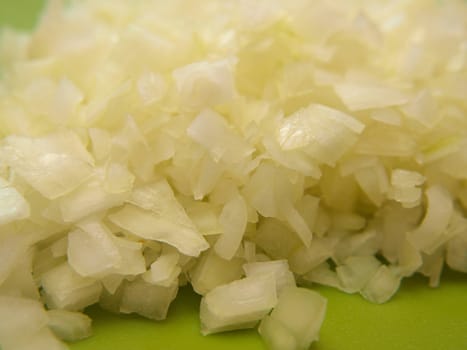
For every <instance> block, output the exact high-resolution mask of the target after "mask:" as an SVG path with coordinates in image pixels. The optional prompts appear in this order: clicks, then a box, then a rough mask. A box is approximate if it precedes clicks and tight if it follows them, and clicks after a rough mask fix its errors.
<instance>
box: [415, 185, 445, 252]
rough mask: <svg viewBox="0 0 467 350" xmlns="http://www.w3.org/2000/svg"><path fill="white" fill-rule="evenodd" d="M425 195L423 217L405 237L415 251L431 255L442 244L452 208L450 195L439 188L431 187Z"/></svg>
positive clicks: (436, 186)
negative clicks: (425, 202)
mask: <svg viewBox="0 0 467 350" xmlns="http://www.w3.org/2000/svg"><path fill="white" fill-rule="evenodd" d="M425 194H426V198H427V209H426V213H425V217H424V218H423V221H422V222H421V223H420V225H419V226H418V227H417V228H416V229H415V230H413V231H412V232H410V233H409V235H408V236H407V237H408V239H409V241H410V242H411V243H412V244H413V245H414V246H415V247H416V248H417V249H419V250H421V251H423V252H425V253H428V254H431V253H433V252H434V251H435V250H436V249H437V248H438V247H439V246H440V245H441V244H442V243H443V242H444V239H443V233H444V230H445V229H446V228H447V227H448V224H449V221H450V220H451V216H452V214H453V212H454V208H453V202H452V198H451V196H450V194H449V193H448V192H447V191H446V190H445V189H444V188H443V187H441V186H438V185H434V186H431V187H429V188H428V189H427V190H426V191H425Z"/></svg>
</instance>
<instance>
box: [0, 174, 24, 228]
mask: <svg viewBox="0 0 467 350" xmlns="http://www.w3.org/2000/svg"><path fill="white" fill-rule="evenodd" d="M29 215H30V207H29V203H28V202H27V201H26V199H25V198H24V197H23V196H22V195H21V193H19V192H18V191H17V190H16V189H15V188H14V187H11V186H9V184H8V182H7V181H6V180H4V179H2V178H0V225H5V224H8V223H9V222H12V221H16V220H21V219H26V218H28V217H29Z"/></svg>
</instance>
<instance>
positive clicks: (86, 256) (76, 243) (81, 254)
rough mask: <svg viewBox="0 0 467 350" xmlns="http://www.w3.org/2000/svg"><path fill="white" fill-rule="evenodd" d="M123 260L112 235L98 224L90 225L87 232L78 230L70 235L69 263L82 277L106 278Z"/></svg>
mask: <svg viewBox="0 0 467 350" xmlns="http://www.w3.org/2000/svg"><path fill="white" fill-rule="evenodd" d="M90 225H92V226H91V227H90ZM121 260H122V257H121V256H120V252H119V250H118V247H117V246H116V244H115V243H114V241H113V240H112V234H111V233H110V232H109V231H108V230H107V229H106V228H105V227H104V226H102V225H101V224H100V223H98V222H96V223H88V224H87V227H86V230H81V229H76V230H74V231H72V232H70V233H69V234H68V263H69V264H70V266H71V267H72V268H73V269H74V270H75V271H76V272H78V273H79V274H80V275H82V276H94V277H102V276H105V275H106V274H108V273H109V272H110V271H112V270H113V269H114V268H116V267H117V266H119V265H120V264H121Z"/></svg>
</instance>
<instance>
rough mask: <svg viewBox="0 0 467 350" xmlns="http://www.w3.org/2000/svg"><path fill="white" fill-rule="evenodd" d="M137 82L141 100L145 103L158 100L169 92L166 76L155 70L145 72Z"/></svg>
mask: <svg viewBox="0 0 467 350" xmlns="http://www.w3.org/2000/svg"><path fill="white" fill-rule="evenodd" d="M136 84H137V87H138V93H139V96H140V98H141V101H142V102H143V104H145V105H148V104H151V103H154V102H158V101H159V100H161V99H162V98H163V97H164V95H165V94H166V93H167V84H166V82H165V80H164V78H163V77H162V76H161V75H159V74H156V73H153V72H147V73H143V74H142V75H141V76H140V77H139V79H138V81H137V83H136Z"/></svg>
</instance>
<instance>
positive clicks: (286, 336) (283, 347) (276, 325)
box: [258, 315, 299, 350]
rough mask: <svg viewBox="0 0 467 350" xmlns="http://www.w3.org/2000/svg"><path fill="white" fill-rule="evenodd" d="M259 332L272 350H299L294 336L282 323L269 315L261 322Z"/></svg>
mask: <svg viewBox="0 0 467 350" xmlns="http://www.w3.org/2000/svg"><path fill="white" fill-rule="evenodd" d="M258 332H259V334H260V335H261V337H262V338H263V340H264V342H265V343H266V345H267V347H268V349H270V350H296V349H299V346H298V344H297V339H296V338H295V336H294V334H293V333H292V332H291V331H290V330H289V329H288V328H287V327H286V326H285V325H284V324H283V323H282V322H281V321H279V320H276V319H275V318H272V317H271V316H269V315H266V316H265V317H264V318H263V319H262V320H261V324H260V325H259V328H258Z"/></svg>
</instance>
